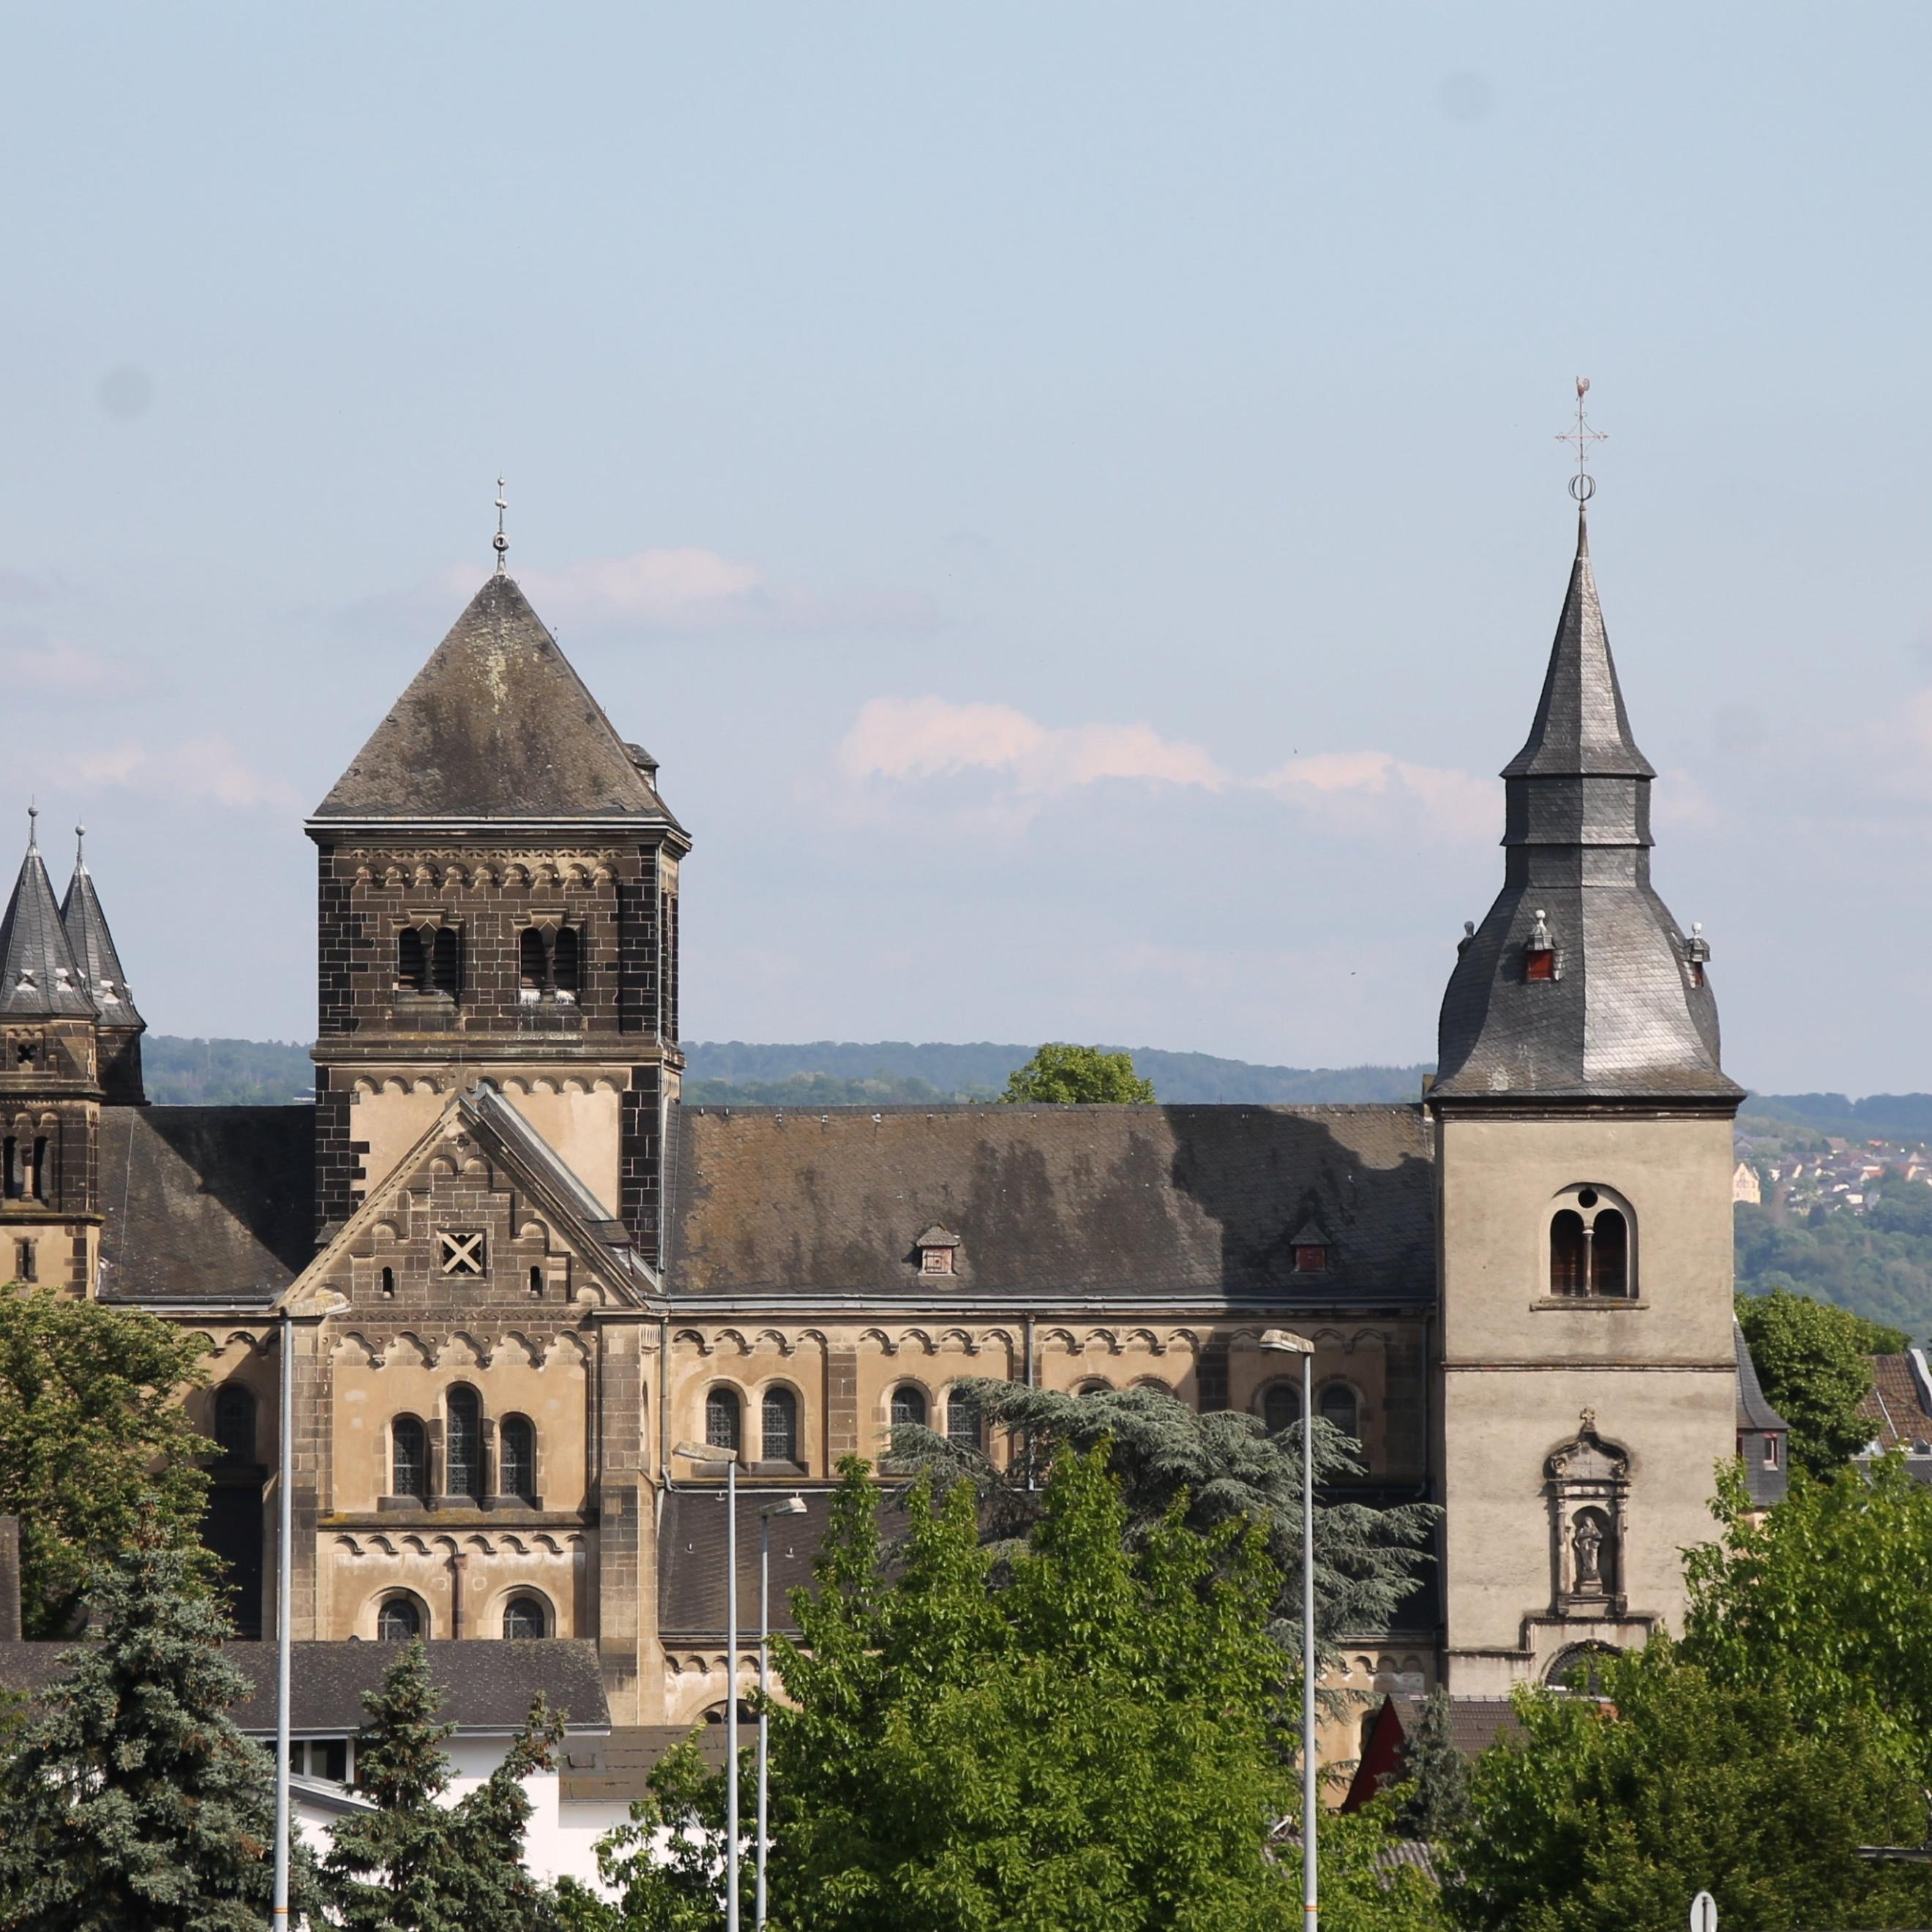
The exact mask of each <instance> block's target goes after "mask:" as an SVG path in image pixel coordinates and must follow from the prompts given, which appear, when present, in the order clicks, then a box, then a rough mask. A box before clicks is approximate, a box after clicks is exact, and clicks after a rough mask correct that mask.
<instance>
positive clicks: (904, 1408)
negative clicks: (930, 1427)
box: [892, 1382, 926, 1429]
mask: <svg viewBox="0 0 1932 1932" xmlns="http://www.w3.org/2000/svg"><path fill="white" fill-rule="evenodd" d="M892 1427H894V1428H895V1429H913V1428H917V1429H923V1428H924V1427H926V1391H924V1390H923V1389H919V1388H913V1385H911V1383H910V1382H901V1383H900V1385H898V1388H895V1389H894V1390H893V1391H892Z"/></svg>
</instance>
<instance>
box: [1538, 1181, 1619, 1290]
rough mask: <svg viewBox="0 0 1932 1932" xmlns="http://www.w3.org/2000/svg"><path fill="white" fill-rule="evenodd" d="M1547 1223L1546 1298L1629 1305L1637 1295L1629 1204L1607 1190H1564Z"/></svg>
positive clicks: (1592, 1188) (1591, 1188)
mask: <svg viewBox="0 0 1932 1932" xmlns="http://www.w3.org/2000/svg"><path fill="white" fill-rule="evenodd" d="M1559 1199H1560V1202H1561V1203H1562V1205H1559V1207H1558V1208H1557V1210H1556V1212H1555V1213H1554V1214H1552V1215H1551V1217H1550V1294H1551V1295H1553V1296H1579V1295H1581V1296H1595V1297H1599V1298H1609V1299H1613V1300H1617V1299H1627V1298H1629V1297H1631V1295H1634V1293H1635V1288H1634V1270H1633V1268H1632V1266H1631V1217H1630V1212H1629V1209H1628V1205H1627V1204H1625V1203H1623V1202H1620V1201H1619V1200H1618V1199H1616V1197H1615V1196H1613V1195H1611V1194H1610V1192H1609V1190H1607V1189H1604V1188H1600V1187H1572V1188H1568V1189H1566V1190H1565V1192H1564V1193H1563V1194H1562V1196H1560V1197H1559Z"/></svg>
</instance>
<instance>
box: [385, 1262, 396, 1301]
mask: <svg viewBox="0 0 1932 1932" xmlns="http://www.w3.org/2000/svg"><path fill="white" fill-rule="evenodd" d="M395 1292H396V1271H395V1269H394V1268H385V1269H384V1270H383V1293H384V1294H385V1295H394V1294H395Z"/></svg>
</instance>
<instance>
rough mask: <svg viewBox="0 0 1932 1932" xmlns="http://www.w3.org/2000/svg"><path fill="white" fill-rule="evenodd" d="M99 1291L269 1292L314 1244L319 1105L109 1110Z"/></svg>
mask: <svg viewBox="0 0 1932 1932" xmlns="http://www.w3.org/2000/svg"><path fill="white" fill-rule="evenodd" d="M101 1205H102V1206H103V1207H104V1208H105V1210H106V1211H107V1222H106V1225H105V1226H104V1227H103V1228H102V1229H101V1297H102V1299H103V1300H104V1301H200V1300H202V1299H205V1298H217V1299H218V1298H222V1297H224V1296H231V1295H260V1296H261V1297H262V1298H264V1299H265V1300H266V1298H268V1297H269V1296H271V1295H274V1294H275V1292H277V1291H278V1289H283V1288H286V1287H287V1286H288V1284H289V1283H290V1282H291V1281H293V1280H294V1279H295V1277H296V1275H297V1274H299V1273H300V1271H302V1268H303V1267H304V1266H305V1265H306V1264H307V1263H308V1260H309V1259H310V1258H311V1256H313V1255H314V1253H315V1109H314V1108H313V1107H104V1108H102V1109H101Z"/></svg>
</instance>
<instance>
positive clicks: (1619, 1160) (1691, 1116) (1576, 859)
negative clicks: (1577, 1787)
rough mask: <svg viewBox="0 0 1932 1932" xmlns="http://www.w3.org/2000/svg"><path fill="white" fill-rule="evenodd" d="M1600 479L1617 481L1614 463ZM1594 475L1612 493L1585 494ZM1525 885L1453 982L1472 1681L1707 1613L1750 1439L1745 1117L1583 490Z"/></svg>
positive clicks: (1482, 933) (1514, 875) (1453, 1306)
mask: <svg viewBox="0 0 1932 1932" xmlns="http://www.w3.org/2000/svg"><path fill="white" fill-rule="evenodd" d="M1585 481H1586V483H1587V481H1588V479H1587V478H1586V479H1585ZM1587 493H1588V492H1587V490H1582V491H1579V492H1578V494H1579V496H1586V495H1587ZM1502 776H1503V781H1504V793H1505V812H1504V821H1505V830H1504V835H1503V841H1502V842H1503V850H1504V874H1503V886H1502V891H1501V892H1499V894H1498V895H1497V897H1496V902H1495V904H1493V905H1492V906H1491V907H1490V910H1489V913H1488V915H1487V917H1485V918H1484V920H1483V922H1482V923H1481V926H1479V927H1478V928H1477V929H1475V931H1474V932H1472V934H1471V935H1469V937H1468V938H1465V939H1464V941H1463V943H1462V946H1461V948H1460V957H1459V959H1458V960H1457V965H1456V968H1455V971H1454V974H1453V975H1452V976H1451V980H1450V982H1449V986H1448V992H1447V994H1446V995H1445V998H1444V1000H1443V1002H1442V1019H1441V1023H1440V1028H1439V1052H1438V1061H1437V1065H1438V1073H1437V1076H1436V1080H1435V1082H1434V1083H1433V1086H1432V1087H1431V1088H1430V1092H1429V1094H1428V1096H1427V1106H1428V1109H1429V1112H1430V1114H1431V1115H1432V1116H1433V1119H1434V1123H1435V1129H1436V1187H1437V1202H1436V1208H1437V1214H1436V1239H1437V1243H1438V1250H1439V1252H1438V1279H1439V1283H1440V1294H1441V1312H1440V1322H1441V1334H1440V1343H1439V1363H1438V1368H1437V1387H1438V1391H1439V1397H1438V1400H1437V1401H1436V1404H1435V1410H1436V1445H1435V1449H1436V1467H1437V1469H1439V1472H1441V1473H1440V1482H1441V1493H1440V1497H1439V1500H1440V1501H1441V1502H1442V1503H1443V1504H1444V1505H1445V1526H1444V1544H1443V1588H1444V1607H1445V1622H1446V1637H1445V1657H1444V1660H1443V1662H1444V1666H1445V1673H1446V1676H1447V1679H1448V1685H1449V1688H1450V1689H1451V1693H1452V1694H1454V1695H1457V1696H1460V1697H1471V1696H1484V1697H1488V1696H1499V1695H1502V1694H1504V1693H1505V1692H1506V1691H1507V1690H1508V1687H1509V1685H1511V1683H1512V1682H1517V1681H1519V1680H1523V1679H1543V1678H1550V1677H1553V1676H1555V1677H1560V1676H1563V1675H1564V1674H1565V1673H1566V1672H1567V1671H1568V1670H1569V1669H1570V1668H1571V1667H1572V1665H1573V1664H1574V1663H1575V1662H1576V1661H1578V1660H1580V1659H1581V1658H1583V1657H1585V1656H1586V1655H1587V1654H1588V1653H1589V1652H1590V1651H1591V1650H1592V1649H1603V1648H1605V1647H1616V1648H1621V1647H1623V1646H1628V1645H1632V1644H1636V1643H1642V1642H1643V1640H1644V1638H1645V1637H1646V1636H1647V1635H1648V1634H1649V1632H1650V1631H1652V1630H1653V1629H1654V1628H1657V1627H1658V1626H1659V1625H1671V1626H1673V1627H1676V1626H1678V1625H1679V1624H1680V1623H1681V1620H1682V1610H1683V1585H1682V1559H1681V1558H1680V1556H1679V1551H1680V1550H1681V1549H1682V1547H1685V1545H1687V1544H1692V1543H1694V1542H1697V1541H1701V1540H1703V1538H1705V1537H1706V1536H1707V1535H1709V1528H1710V1520H1709V1514H1708V1513H1707V1511H1706V1502H1707V1499H1708V1498H1709V1495H1710V1493H1711V1491H1712V1486H1713V1481H1714V1475H1715V1469H1716V1467H1717V1465H1718V1463H1719V1462H1720V1461H1721V1460H1724V1458H1727V1457H1729V1456H1730V1455H1731V1454H1733V1450H1734V1448H1735V1430H1736V1420H1735V1416H1736V1362H1735V1358H1734V1353H1733V1345H1732V1336H1731V1319H1732V1318H1731V1268H1732V1262H1731V1241H1732V1236H1731V1188H1730V1172H1731V1166H1732V1158H1731V1121H1732V1118H1733V1115H1735V1114H1736V1111H1737V1107H1738V1103H1739V1101H1740V1100H1742V1097H1743V1095H1742V1090H1741V1089H1739V1088H1738V1087H1737V1086H1736V1085H1734V1084H1733V1082H1731V1081H1730V1079H1727V1077H1726V1076H1725V1074H1724V1070H1723V1068H1722V1066H1721V1063H1720V1059H1719V1052H1718V1009H1717V1001H1716V998H1715V994H1714V992H1713V991H1712V986H1711V983H1710V978H1709V972H1708V970H1707V962H1708V961H1709V957H1710V948H1709V946H1708V945H1707V944H1706V943H1705V941H1704V940H1703V937H1702V935H1701V932H1699V931H1698V930H1697V929H1693V933H1692V935H1691V937H1689V938H1687V937H1686V936H1685V934H1684V932H1682V930H1681V929H1679V926H1678V925H1677V922H1676V920H1675V919H1673V917H1672V916H1671V915H1670V910H1669V909H1668V908H1667V907H1666V906H1665V905H1664V901H1662V900H1661V898H1659V897H1658V895H1657V893H1656V892H1655V889H1653V888H1652V884H1651V876H1650V874H1651V850H1652V838H1651V831H1650V788H1651V784H1652V779H1653V778H1654V777H1655V773H1654V772H1653V770H1652V767H1651V766H1650V764H1649V761H1648V760H1646V758H1645V757H1644V755H1643V753H1642V752H1641V751H1640V750H1639V749H1638V748H1637V742H1636V740H1635V739H1634V737H1633V736H1632V735H1631V727H1630V721H1629V718H1628V715H1627V714H1626V712H1625V706H1624V700H1623V694H1622V690H1621V689H1620V688H1619V684H1618V681H1617V673H1616V666H1615V664H1613V661H1612V659H1611V656H1610V643H1609V640H1608V638H1607V636H1606V634H1605V631H1604V619H1603V612H1602V610H1601V607H1600V605H1599V603H1598V595H1597V586H1596V582H1595V577H1594V576H1593V574H1592V568H1591V561H1590V550H1589V530H1588V527H1587V523H1586V520H1585V513H1584V511H1583V510H1582V508H1581V507H1580V509H1579V519H1578V527H1577V553H1576V557H1575V559H1574V562H1573V564H1572V565H1571V573H1570V583H1569V589H1568V593H1567V595H1566V596H1565V599H1564V604H1563V610H1562V616H1561V618H1560V619H1559V622H1558V624H1557V628H1556V641H1555V643H1554V645H1553V648H1552V649H1551V652H1550V662H1549V667H1548V669H1547V673H1546V674H1545V676H1544V684H1543V693H1542V697H1541V701H1540V702H1539V703H1538V707H1537V711H1536V716H1535V721H1534V722H1533V724H1532V726H1531V727H1530V733H1529V740H1528V742H1526V744H1525V745H1523V749H1522V750H1521V751H1519V752H1518V753H1517V755H1516V757H1514V758H1513V759H1511V761H1510V762H1509V763H1508V765H1507V766H1505V768H1504V770H1503V774H1502Z"/></svg>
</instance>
